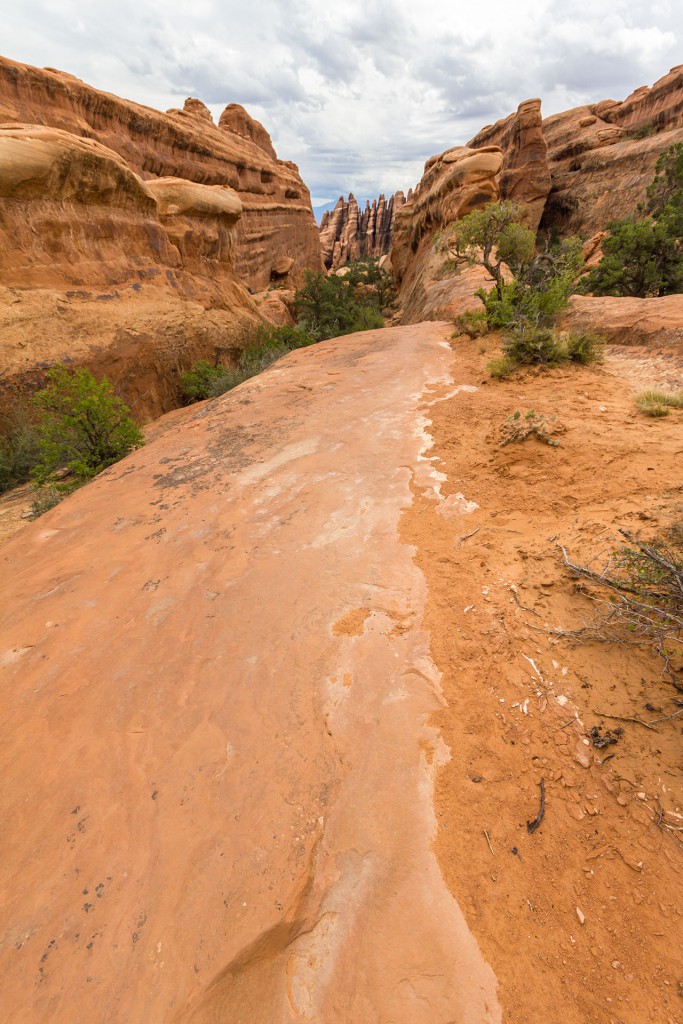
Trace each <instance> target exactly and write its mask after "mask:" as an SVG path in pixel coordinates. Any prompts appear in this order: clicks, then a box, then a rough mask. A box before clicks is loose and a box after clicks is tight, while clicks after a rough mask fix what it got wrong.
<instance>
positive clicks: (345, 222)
mask: <svg viewBox="0 0 683 1024" xmlns="http://www.w3.org/2000/svg"><path fill="white" fill-rule="evenodd" d="M405 202H406V198H405V195H404V193H403V192H400V191H399V192H396V193H395V194H394V195H393V196H390V197H389V200H388V201H387V199H386V197H385V196H384V195H380V197H379V199H373V201H372V205H371V204H370V201H369V200H368V201H367V202H366V204H365V209H364V211H363V212H362V213H361V211H360V209H359V207H358V203H357V201H356V198H355V197H354V195H353V193H350V194H349V198H348V201H346V200H345V199H344V197H343V196H340V197H339V201H338V203H337V205H336V206H335V208H334V210H332V211H331V212H330V211H329V210H326V211H325V213H324V214H323V219H322V222H321V224H320V248H321V252H322V258H323V264H324V265H325V267H327V269H328V270H330V269H336V268H337V267H341V266H343V265H344V264H345V263H348V262H350V261H352V260H357V259H360V258H362V257H364V256H372V257H377V256H383V255H385V254H386V253H388V252H389V249H390V247H391V238H392V233H393V228H394V218H395V216H396V213H397V212H398V211H399V210H400V209H401V207H402V206H403V205H404V204H405Z"/></svg>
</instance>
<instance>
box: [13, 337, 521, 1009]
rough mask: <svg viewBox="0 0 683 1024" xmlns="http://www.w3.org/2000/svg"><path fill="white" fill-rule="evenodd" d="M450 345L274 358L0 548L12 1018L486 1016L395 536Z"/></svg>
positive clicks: (349, 345)
mask: <svg viewBox="0 0 683 1024" xmlns="http://www.w3.org/2000/svg"><path fill="white" fill-rule="evenodd" d="M442 338H443V333H442V330H441V328H439V327H438V326H436V327H435V326H434V325H423V326H421V327H419V328H400V329H396V330H393V331H391V330H386V331H380V332H368V333H365V334H361V335H354V336H350V337H348V338H344V339H342V340H337V341H333V342H329V343H325V344H322V345H320V346H318V347H316V348H315V349H308V350H304V351H301V352H297V353H294V354H292V355H291V356H289V357H288V358H287V359H286V360H284V361H282V362H280V363H278V364H277V365H276V366H275V367H273V368H271V369H270V370H269V371H268V372H266V373H265V374H263V375H262V376H260V377H258V378H255V379H253V380H252V381H249V382H247V384H245V385H243V386H242V387H241V388H239V389H238V390H237V391H236V392H233V393H232V394H231V395H227V396H224V398H222V399H219V400H217V401H216V402H214V403H212V404H208V405H206V406H204V407H203V408H200V409H199V410H186V411H183V412H181V413H176V414H174V418H173V420H172V421H171V425H170V426H169V428H168V429H166V430H165V431H161V432H160V434H159V436H158V437H157V440H156V441H153V442H152V443H151V444H150V445H149V446H147V447H146V448H144V449H141V450H140V451H138V452H136V453H135V454H134V455H132V456H131V457H129V458H128V459H126V460H124V461H123V462H122V463H119V464H118V465H117V466H116V467H113V468H112V469H111V470H109V471H107V472H106V473H105V474H103V475H102V476H101V477H99V478H98V479H97V480H96V481H95V482H93V483H92V484H90V485H88V486H87V487H86V488H84V489H83V490H82V491H80V492H78V493H77V494H76V495H74V496H72V497H71V498H70V499H67V501H66V502H64V504H63V505H61V506H59V507H58V508H57V509H54V510H53V511H52V512H51V513H48V514H47V515H46V516H44V517H43V518H41V519H40V520H39V521H38V522H36V523H33V524H31V525H30V526H28V527H26V528H25V529H24V530H23V531H22V532H21V534H19V535H18V536H17V537H16V538H15V539H14V540H11V541H9V542H8V543H7V544H6V545H5V546H3V548H2V551H1V554H0V558H1V559H2V580H3V584H2V586H3V607H4V609H5V610H6V611H5V614H4V615H3V619H2V624H1V626H0V631H1V633H0V636H1V641H0V665H2V668H3V677H4V678H3V684H2V687H0V735H1V736H2V742H1V743H0V762H1V770H2V777H3V786H2V790H1V791H0V801H1V802H2V809H1V811H0V817H1V818H2V821H3V823H4V824H3V829H2V832H1V833H0V863H1V864H2V872H0V905H1V906H2V907H3V928H4V943H3V945H2V947H0V949H1V951H0V988H1V990H2V994H3V995H2V1000H3V1009H4V1011H5V1013H6V1014H9V1016H10V1017H11V1019H12V1020H16V1021H21V1022H22V1024H39V1022H40V1024H42V1022H44V1021H46V1020H49V1021H50V1022H52V1024H60V1022H64V1024H67V1022H68V1024H73V1021H74V1020H75V1019H79V1020H84V1021H85V1020H87V1021H89V1022H91V1024H97V1022H105V1021H113V1020H116V1021H124V1020H125V1021H126V1022H128V1024H148V1022H149V1021H155V1022H159V1024H161V1022H164V1024H167V1022H168V1024H170V1022H177V1024H179V1022H193V1024H199V1022H202V1024H204V1022H206V1024H209V1022H213V1021H217V1020H221V1021H226V1022H228V1021H230V1022H235V1024H236V1022H238V1021H243V1022H245V1024H272V1022H274V1021H278V1022H285V1021H291V1022H294V1021H323V1020H324V1021H326V1022H330V1024H333V1022H338V1024H349V1022H350V1021H379V1020H391V1021H394V1022H396V1024H452V1022H457V1024H485V1022H489V1024H493V1022H500V1020H501V1015H500V1009H499V1007H498V1004H497V1000H496V994H495V980H494V977H493V974H492V972H491V970H490V969H489V968H488V967H487V966H486V964H485V963H484V961H483V960H482V957H481V955H480V953H479V951H478V949H477V946H476V943H475V942H474V941H473V939H472V937H471V935H470V933H469V932H468V930H467V928H466V927H465V925H464V922H463V918H462V915H461V913H460V910H459V909H458V906H457V904H456V903H455V901H454V900H453V898H452V897H451V895H450V893H449V892H448V890H447V889H446V887H445V885H444V882H443V879H442V876H441V873H440V871H439V868H438V866H437V862H436V859H435V857H434V853H433V851H432V848H431V844H432V837H433V834H434V830H435V818H434V812H433V807H432V802H431V789H432V776H433V773H434V771H435V769H436V766H437V765H438V764H439V763H441V762H442V761H443V760H444V758H445V757H446V756H447V751H445V749H444V747H443V744H442V743H441V741H440V739H439V736H438V733H437V732H436V731H435V730H434V729H433V728H432V727H430V726H429V725H428V717H429V715H430V714H431V712H433V711H434V710H436V709H438V708H440V707H442V699H441V696H440V690H439V682H438V679H439V677H438V672H437V671H436V669H435V667H434V665H433V663H432V661H431V658H430V653H429V636H428V634H427V633H426V632H425V631H424V629H423V627H422V614H423V608H424V605H425V600H426V588H425V583H424V579H423V577H422V575H421V573H420V571H419V570H418V569H417V568H416V566H415V564H414V562H413V559H412V553H413V549H412V548H411V547H410V546H409V545H408V544H405V543H401V542H400V540H399V535H398V524H399V517H400V513H401V510H402V509H403V508H405V507H406V506H407V505H409V504H410V502H411V484H412V485H413V487H414V488H416V489H417V492H418V493H420V494H425V495H427V496H428V497H429V500H430V501H432V502H434V504H435V505H438V504H440V499H439V480H440V479H441V478H440V476H439V474H438V473H436V472H435V470H434V469H433V468H432V463H431V461H429V459H428V458H426V457H425V456H424V455H421V453H422V452H424V450H425V447H426V446H427V445H428V444H429V437H428V435H426V434H425V432H424V431H425V426H426V424H427V422H428V421H426V420H425V419H424V416H423V414H422V412H421V411H420V399H419V392H420V390H421V388H422V387H423V386H426V385H428V384H429V383H430V382H437V381H439V380H440V381H443V380H448V379H449V378H448V368H449V364H450V351H449V348H448V345H446V344H444V342H443V341H442ZM428 396H429V392H427V395H426V397H428Z"/></svg>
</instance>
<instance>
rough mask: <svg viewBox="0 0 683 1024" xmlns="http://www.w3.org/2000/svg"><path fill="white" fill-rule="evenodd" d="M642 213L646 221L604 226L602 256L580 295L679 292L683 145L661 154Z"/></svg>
mask: <svg viewBox="0 0 683 1024" xmlns="http://www.w3.org/2000/svg"><path fill="white" fill-rule="evenodd" d="M640 210H641V213H646V214H649V216H647V217H644V218H641V219H638V218H637V217H636V216H632V217H627V218H625V219H624V220H619V221H610V223H609V224H608V225H607V227H608V229H609V231H610V232H611V233H610V236H609V238H607V239H606V240H605V242H604V243H603V257H602V259H601V260H600V263H599V264H598V266H597V267H595V268H594V269H593V270H591V272H590V273H589V274H587V275H586V277H585V278H584V279H583V281H582V282H581V291H583V292H592V294H593V295H631V296H636V297H639V298H647V297H653V296H655V297H656V296H660V295H672V294H675V293H677V292H680V291H683V143H680V142H679V143H676V144H675V145H673V146H670V147H669V148H668V149H667V150H665V151H664V152H663V153H662V154H661V155H660V157H659V159H658V161H657V165H656V170H655V176H654V178H653V180H652V183H651V184H650V185H649V186H648V189H647V201H646V203H645V204H644V205H643V206H642V207H641V208H640Z"/></svg>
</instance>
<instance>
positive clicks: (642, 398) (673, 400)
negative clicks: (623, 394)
mask: <svg viewBox="0 0 683 1024" xmlns="http://www.w3.org/2000/svg"><path fill="white" fill-rule="evenodd" d="M636 406H637V407H638V411H639V412H642V413H644V415H645V416H651V417H653V418H655V417H663V416H668V415H669V411H670V410H671V409H683V391H682V392H680V393H679V394H677V395H668V394H666V393H665V392H664V391H656V390H649V391H641V392H640V394H638V395H636Z"/></svg>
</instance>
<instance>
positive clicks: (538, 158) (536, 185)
mask: <svg viewBox="0 0 683 1024" xmlns="http://www.w3.org/2000/svg"><path fill="white" fill-rule="evenodd" d="M467 145H468V146H470V147H471V148H472V149H481V148H482V147H486V146H498V147H499V148H500V149H501V150H502V151H503V163H502V167H501V171H500V178H499V182H498V184H499V188H500V196H501V199H511V200H513V201H514V202H516V203H519V204H521V205H522V206H524V207H525V208H526V216H527V223H528V225H529V227H530V228H531V229H532V230H533V231H536V230H537V229H538V225H539V223H540V221H541V217H542V215H543V209H544V207H545V202H546V198H547V196H548V192H549V191H550V170H549V168H548V159H547V157H548V146H547V144H546V140H545V137H544V135H543V122H542V118H541V101H540V100H526V101H525V102H524V103H520V105H519V107H518V108H517V112H516V113H515V114H510V116H509V117H506V118H505V120H503V121H498V122H497V123H496V124H494V125H490V126H489V127H488V128H483V129H482V130H481V131H480V132H479V133H478V134H477V135H475V137H474V138H473V139H472V141H471V142H468V143H467Z"/></svg>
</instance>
